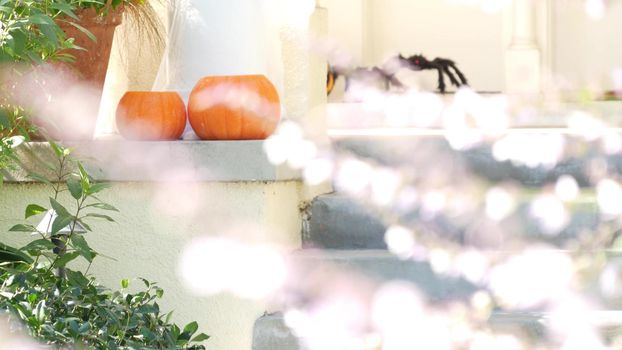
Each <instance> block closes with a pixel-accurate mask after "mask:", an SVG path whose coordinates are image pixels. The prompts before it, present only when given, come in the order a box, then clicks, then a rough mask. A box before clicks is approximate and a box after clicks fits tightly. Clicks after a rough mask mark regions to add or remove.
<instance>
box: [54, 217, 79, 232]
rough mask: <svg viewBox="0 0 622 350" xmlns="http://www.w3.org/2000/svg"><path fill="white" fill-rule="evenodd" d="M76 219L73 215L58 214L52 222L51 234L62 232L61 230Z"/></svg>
mask: <svg viewBox="0 0 622 350" xmlns="http://www.w3.org/2000/svg"><path fill="white" fill-rule="evenodd" d="M73 220H74V217H73V216H60V215H59V216H57V217H56V219H54V222H53V223H52V230H51V231H50V234H51V235H55V234H57V233H58V232H60V230H62V229H64V228H65V227H67V226H69V225H70V224H71V223H72V222H73Z"/></svg>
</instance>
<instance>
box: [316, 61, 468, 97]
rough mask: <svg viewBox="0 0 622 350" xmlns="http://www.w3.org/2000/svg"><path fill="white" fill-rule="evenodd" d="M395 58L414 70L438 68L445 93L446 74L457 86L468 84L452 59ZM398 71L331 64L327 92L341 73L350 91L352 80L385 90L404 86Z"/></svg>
mask: <svg viewBox="0 0 622 350" xmlns="http://www.w3.org/2000/svg"><path fill="white" fill-rule="evenodd" d="M393 60H397V63H398V66H399V67H401V68H407V69H410V70H413V71H421V70H428V69H436V70H437V71H438V90H439V91H440V92H441V93H445V91H446V85H445V74H446V75H447V76H448V77H449V81H450V82H451V84H452V85H454V86H456V87H460V86H463V85H468V82H467V79H466V77H465V76H464V74H463V73H462V72H461V71H460V70H459V69H458V67H456V64H455V62H454V61H452V60H449V59H446V58H440V57H438V58H435V59H434V60H432V61H430V60H428V59H427V58H425V57H424V56H423V55H413V56H410V57H404V56H402V54H399V55H398V56H397V57H395V58H394V59H393ZM384 66H385V67H388V66H390V65H388V64H385V65H384ZM396 72H397V70H394V71H389V69H386V68H380V67H372V68H365V67H358V68H355V69H352V70H350V71H346V72H343V71H341V72H340V71H337V70H336V69H335V68H334V67H331V66H330V65H329V66H328V73H327V76H326V93H327V94H328V95H330V93H331V92H332V91H333V89H334V87H335V81H336V80H337V79H338V78H339V76H341V75H343V76H344V77H345V79H346V91H348V88H349V87H350V86H351V85H352V82H357V83H362V84H367V85H373V86H377V87H379V88H381V89H384V90H389V89H390V88H391V87H392V86H394V87H397V88H403V87H404V84H402V82H400V81H399V80H398V79H397V78H396V77H395V73H396ZM456 76H457V78H456Z"/></svg>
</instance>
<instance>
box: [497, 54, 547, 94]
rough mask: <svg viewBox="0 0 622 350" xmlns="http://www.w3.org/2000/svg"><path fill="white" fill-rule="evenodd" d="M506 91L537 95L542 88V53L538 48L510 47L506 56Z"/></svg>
mask: <svg viewBox="0 0 622 350" xmlns="http://www.w3.org/2000/svg"><path fill="white" fill-rule="evenodd" d="M505 64H506V67H505V91H506V92H508V93H510V94H528V95H537V94H539V93H540V90H541V73H542V72H541V54H540V50H538V49H537V48H529V47H525V48H522V47H517V48H510V49H509V50H508V51H507V52H506V57H505Z"/></svg>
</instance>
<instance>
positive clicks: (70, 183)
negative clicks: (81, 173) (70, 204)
mask: <svg viewBox="0 0 622 350" xmlns="http://www.w3.org/2000/svg"><path fill="white" fill-rule="evenodd" d="M67 188H68V189H69V192H70V193H71V196H72V197H73V198H75V199H80V198H82V185H81V184H80V180H78V179H69V180H67Z"/></svg>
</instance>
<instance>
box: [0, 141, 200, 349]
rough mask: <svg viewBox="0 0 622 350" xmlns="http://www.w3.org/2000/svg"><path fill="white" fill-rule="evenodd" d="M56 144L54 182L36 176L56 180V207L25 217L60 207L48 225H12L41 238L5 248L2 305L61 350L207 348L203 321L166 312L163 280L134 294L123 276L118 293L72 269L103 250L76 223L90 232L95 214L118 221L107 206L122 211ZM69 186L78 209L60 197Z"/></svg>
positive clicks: (1, 249) (1, 251) (0, 266)
mask: <svg viewBox="0 0 622 350" xmlns="http://www.w3.org/2000/svg"><path fill="white" fill-rule="evenodd" d="M51 145H52V149H53V150H54V152H55V154H56V156H57V157H58V164H59V166H58V171H57V174H58V178H57V179H55V181H54V182H50V181H48V180H47V179H45V178H43V177H41V176H39V175H36V174H33V175H32V177H34V178H38V179H40V180H41V181H44V182H46V183H47V184H49V185H50V186H52V189H53V196H52V197H50V199H49V202H50V206H49V209H48V208H45V207H43V206H39V205H37V204H30V205H28V207H27V208H26V211H25V217H26V218H29V217H33V216H40V215H44V214H47V215H49V214H50V213H51V212H50V210H53V213H54V215H55V218H54V219H51V220H50V221H49V225H47V226H48V228H47V229H43V230H42V229H40V228H39V229H38V228H37V227H34V226H33V225H30V224H18V225H15V226H13V227H12V228H11V229H10V231H13V232H25V233H31V232H35V233H36V234H37V235H38V236H39V237H38V239H36V240H33V241H32V242H30V243H29V244H27V245H26V246H24V247H22V248H21V249H12V248H10V247H6V246H4V245H2V246H0V261H2V263H0V311H9V312H10V313H11V315H12V316H11V317H14V318H17V319H19V320H21V321H22V322H23V324H24V327H25V328H26V329H27V331H28V332H29V333H30V334H31V335H32V336H33V337H35V338H37V339H39V340H41V341H42V342H44V343H46V344H51V345H55V346H58V347H60V348H66V347H70V348H84V347H88V348H97V349H204V347H203V346H202V345H200V342H202V341H204V340H206V339H208V336H207V335H205V334H203V333H200V334H196V332H197V329H198V325H197V323H196V322H191V323H190V324H188V325H186V326H185V327H184V328H183V329H181V328H180V327H179V326H177V325H175V324H173V323H171V322H170V317H171V313H162V311H161V310H160V307H159V305H158V303H157V300H158V299H159V298H161V297H162V295H163V293H164V292H163V290H162V289H161V288H160V287H158V286H157V284H155V283H152V282H149V281H147V280H144V279H140V281H142V282H143V283H144V285H145V288H144V289H143V290H141V291H139V292H135V293H132V292H130V291H129V290H128V287H129V280H123V281H122V282H121V286H122V290H121V291H112V290H110V289H108V288H105V287H103V286H101V285H100V284H98V283H97V281H96V280H95V278H93V277H92V276H89V275H88V274H85V273H83V272H81V271H74V270H72V269H70V268H69V267H67V264H68V263H69V262H71V261H73V260H75V259H78V258H82V259H85V260H86V261H87V262H89V264H90V263H92V262H93V259H95V257H96V256H97V255H98V254H97V252H96V251H94V250H93V249H92V248H91V247H90V246H89V244H88V243H87V241H86V239H85V238H84V235H82V234H80V233H79V232H78V230H77V228H78V227H80V226H81V227H84V228H85V229H86V231H91V230H92V229H91V227H90V225H89V222H90V220H102V219H103V220H106V221H114V219H113V218H112V217H110V216H109V215H108V214H104V212H116V211H118V210H117V209H116V208H115V207H113V206H112V205H110V204H107V203H104V202H102V201H101V200H99V199H98V197H97V194H98V193H100V192H101V191H103V190H105V189H106V188H107V187H108V185H106V184H102V183H94V182H93V180H92V178H91V177H90V176H89V175H88V173H87V172H86V171H85V169H84V167H83V166H82V165H81V164H80V163H79V162H75V161H73V160H71V159H70V158H69V156H70V151H69V150H68V149H65V148H62V147H60V146H58V145H56V144H54V143H51ZM69 169H75V170H74V171H70V170H69ZM66 191H67V192H69V195H70V196H71V198H72V200H74V201H75V205H74V206H73V207H74V209H73V210H71V209H69V208H68V207H67V206H64V205H62V204H61V203H60V202H59V194H61V193H62V192H66ZM46 217H48V216H46ZM89 266H90V265H89Z"/></svg>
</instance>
